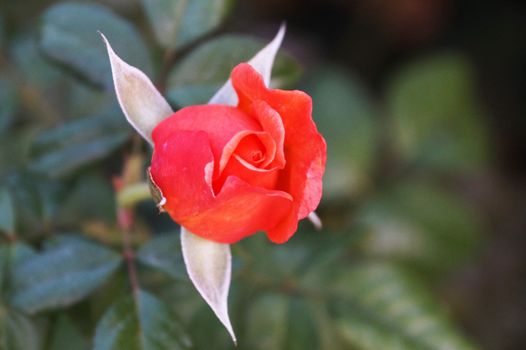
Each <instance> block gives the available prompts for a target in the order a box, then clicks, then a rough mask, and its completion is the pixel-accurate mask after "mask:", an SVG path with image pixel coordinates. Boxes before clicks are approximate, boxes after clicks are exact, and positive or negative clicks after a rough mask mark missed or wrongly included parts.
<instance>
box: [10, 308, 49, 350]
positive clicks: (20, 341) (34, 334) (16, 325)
mask: <svg viewBox="0 0 526 350" xmlns="http://www.w3.org/2000/svg"><path fill="white" fill-rule="evenodd" d="M43 326H44V323H43V322H41V321H40V322H38V321H35V320H32V319H31V318H29V317H28V316H26V315H24V314H22V313H20V312H17V311H14V310H9V309H6V308H4V307H3V306H2V305H0V349H6V350H42V349H43V348H44V343H45V340H44V334H43V332H42V331H43V329H42V328H43Z"/></svg>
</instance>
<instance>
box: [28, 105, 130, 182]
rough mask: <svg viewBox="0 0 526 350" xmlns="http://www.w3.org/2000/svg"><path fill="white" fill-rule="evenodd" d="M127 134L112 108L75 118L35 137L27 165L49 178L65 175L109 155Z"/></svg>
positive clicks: (117, 113) (118, 113) (123, 140)
mask: <svg viewBox="0 0 526 350" xmlns="http://www.w3.org/2000/svg"><path fill="white" fill-rule="evenodd" d="M117 116H118V117H119V118H118V119H117V118H116V117H117ZM129 135H130V129H129V127H128V126H127V125H126V123H125V121H123V118H122V117H120V112H117V111H116V110H114V109H110V110H107V111H104V112H102V113H101V114H100V115H97V116H92V117H88V118H83V119H79V120H74V121H71V122H69V123H67V124H64V125H62V126H59V127H57V128H54V129H51V130H47V131H44V132H43V133H41V134H40V135H39V136H38V137H37V139H36V140H35V142H34V144H33V147H32V148H33V161H32V162H31V164H30V166H31V169H32V170H35V171H39V172H43V173H46V174H48V175H50V176H52V177H60V176H65V175H68V174H70V173H72V172H73V171H75V170H77V169H78V168H80V167H82V166H85V165H87V164H89V163H92V162H94V161H97V160H100V159H102V158H104V157H106V156H108V155H109V154H111V153H112V152H113V151H114V150H115V149H116V148H118V147H119V146H121V145H122V144H123V143H124V142H125V141H126V140H127V139H128V137H129Z"/></svg>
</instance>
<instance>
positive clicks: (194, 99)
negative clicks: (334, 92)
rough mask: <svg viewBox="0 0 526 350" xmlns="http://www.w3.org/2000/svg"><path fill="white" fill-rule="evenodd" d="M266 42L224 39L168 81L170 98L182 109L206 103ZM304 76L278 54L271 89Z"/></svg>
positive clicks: (193, 56)
mask: <svg viewBox="0 0 526 350" xmlns="http://www.w3.org/2000/svg"><path fill="white" fill-rule="evenodd" d="M263 46H265V42H264V41H262V40H260V39H254V38H251V37H249V36H243V35H223V36H221V37H218V38H216V39H213V40H210V41H208V42H206V43H205V44H203V45H201V46H199V47H198V48H197V49H195V50H193V51H192V52H190V54H188V55H187V56H185V57H184V58H183V59H182V60H181V62H179V63H178V64H177V65H176V66H175V67H174V69H173V70H172V71H171V72H170V75H169V77H168V89H167V90H168V98H169V99H170V100H171V101H172V102H173V103H175V104H177V105H179V106H189V105H193V104H203V103H207V102H208V100H209V99H210V98H211V97H212V96H213V95H214V93H215V92H216V91H217V90H219V88H220V87H221V86H222V85H223V84H224V83H225V81H227V80H228V78H229V77H230V72H231V71H232V68H234V67H235V66H236V65H237V64H239V63H241V62H244V61H247V60H248V59H250V58H251V57H252V56H254V54H255V53H256V52H258V51H259V50H260V49H261V48H262V47H263ZM300 73H301V69H300V67H299V64H298V63H297V62H296V60H294V59H293V58H292V57H291V56H288V55H285V54H278V56H277V58H276V62H275V64H274V67H273V70H272V80H271V86H272V87H285V86H288V85H290V84H291V83H293V82H294V81H296V80H297V79H298V78H299V76H300Z"/></svg>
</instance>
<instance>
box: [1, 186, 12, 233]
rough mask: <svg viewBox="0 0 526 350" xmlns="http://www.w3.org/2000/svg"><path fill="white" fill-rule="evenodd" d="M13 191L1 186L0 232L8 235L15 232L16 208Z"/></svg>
mask: <svg viewBox="0 0 526 350" xmlns="http://www.w3.org/2000/svg"><path fill="white" fill-rule="evenodd" d="M14 206H15V205H14V202H13V199H12V197H11V193H10V192H9V191H8V189H7V188H5V187H0V232H4V233H5V234H7V235H14V233H15V208H14Z"/></svg>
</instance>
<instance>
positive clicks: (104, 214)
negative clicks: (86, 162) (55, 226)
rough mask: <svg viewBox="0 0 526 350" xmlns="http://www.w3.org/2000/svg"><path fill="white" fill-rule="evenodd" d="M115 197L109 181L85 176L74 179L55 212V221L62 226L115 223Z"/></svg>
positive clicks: (104, 178) (99, 177)
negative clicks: (93, 222) (89, 222)
mask: <svg viewBox="0 0 526 350" xmlns="http://www.w3.org/2000/svg"><path fill="white" fill-rule="evenodd" d="M115 211H116V210H115V195H114V191H113V188H112V186H111V183H110V181H109V179H107V178H106V177H103V176H97V175H86V176H81V177H78V178H77V179H76V183H75V184H74V186H73V187H72V188H71V189H70V190H69V191H68V193H67V196H66V197H65V198H64V199H63V200H62V202H61V206H60V209H59V210H58V211H57V215H56V220H57V221H58V222H59V223H60V224H62V225H64V226H74V225H79V224H82V223H86V222H88V221H96V222H100V221H102V222H105V223H106V224H108V225H113V224H114V223H115V217H116V212H115Z"/></svg>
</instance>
